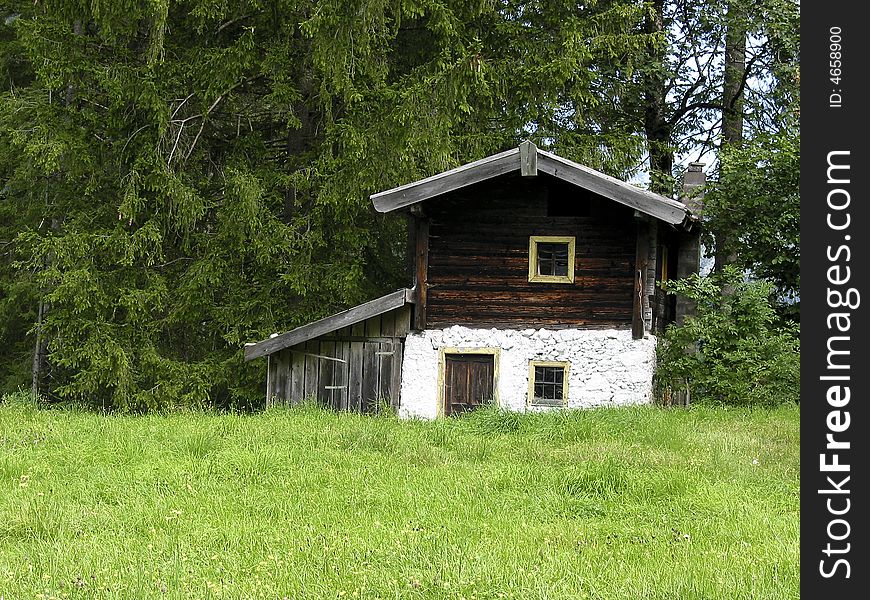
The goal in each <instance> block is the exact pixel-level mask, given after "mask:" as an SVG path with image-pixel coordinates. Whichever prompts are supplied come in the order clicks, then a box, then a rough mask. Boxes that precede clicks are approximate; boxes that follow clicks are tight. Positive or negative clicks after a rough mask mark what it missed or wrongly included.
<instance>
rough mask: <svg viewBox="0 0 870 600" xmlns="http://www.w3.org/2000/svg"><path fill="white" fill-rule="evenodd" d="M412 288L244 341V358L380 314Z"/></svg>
mask: <svg viewBox="0 0 870 600" xmlns="http://www.w3.org/2000/svg"><path fill="white" fill-rule="evenodd" d="M413 296H414V295H413V292H412V290H409V289H407V288H402V289H400V290H396V291H395V292H393V293H391V294H387V295H386V296H381V297H380V298H377V299H375V300H370V301H368V302H366V303H364V304H360V305H359V306H354V307H353V308H349V309H347V310H345V311H342V312H340V313H336V314H334V315H331V316H329V317H325V318H323V319H320V320H319V321H315V322H314V323H309V324H308V325H303V326H301V327H297V328H296V329H292V330H290V331H287V332H285V333H282V334H280V335H275V336H273V337H270V338H267V339H265V340H261V341H259V342H257V343H255V344H247V345H245V360H253V359H255V358H260V357H261V356H266V355H267V354H272V353H274V352H278V351H279V350H283V349H284V348H289V347H290V346H295V345H296V344H301V343H302V342H307V341H308V340H311V339H314V338H316V337H319V336H321V335H325V334H327V333H331V332H333V331H337V330H338V329H341V328H342V327H347V326H348V325H353V324H355V323H359V322H360V321H365V320H366V319H369V318H371V317H376V316H378V315H382V314H384V313H385V312H389V311H391V310H394V309H397V308H401V307H403V306H404V305H405V304H408V303H413V301H414V300H413Z"/></svg>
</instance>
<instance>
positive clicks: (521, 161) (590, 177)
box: [371, 141, 689, 225]
mask: <svg viewBox="0 0 870 600" xmlns="http://www.w3.org/2000/svg"><path fill="white" fill-rule="evenodd" d="M516 172H519V173H521V174H522V175H523V176H526V177H534V176H536V175H537V174H538V173H539V172H542V173H547V174H549V175H552V176H554V177H556V178H558V179H561V180H563V181H567V182H569V183H573V184H574V185H577V186H580V187H582V188H584V189H587V190H590V191H592V192H595V193H596V194H599V195H601V196H603V197H605V198H608V199H609V200H612V201H614V202H617V203H619V204H623V205H625V206H627V207H629V208H633V209H636V210H639V211H641V212H643V213H644V214H647V215H650V216H652V217H655V218H657V219H661V220H662V221H665V222H666V223H670V224H672V225H679V224H681V223H683V222H684V221H685V220H686V218H687V217H688V216H689V213H688V211H687V210H686V207H685V206H684V205H683V204H682V203H680V202H677V201H676V200H673V199H671V198H666V197H665V196H661V195H659V194H655V193H653V192H648V191H646V190H642V189H640V188H638V187H635V186H633V185H631V184H629V183H626V182H624V181H620V180H619V179H616V178H614V177H611V176H609V175H606V174H604V173H601V172H599V171H596V170H594V169H590V168H589V167H586V166H584V165H581V164H579V163H576V162H574V161H572V160H568V159H566V158H562V157H561V156H557V155H555V154H552V153H550V152H544V151H542V150H539V149H538V148H537V147H536V146H535V145H534V144H532V143H531V142H528V141H526V142H523V143H522V144H520V146H519V147H518V148H513V149H511V150H507V151H505V152H502V153H500V154H495V155H493V156H488V157H486V158H482V159H480V160H477V161H474V162H472V163H468V164H466V165H462V166H461V167H457V168H455V169H451V170H449V171H445V172H444V173H439V174H437V175H433V176H432V177H427V178H426V179H421V180H419V181H415V182H413V183H409V184H407V185H403V186H400V187H397V188H394V189H391V190H387V191H384V192H379V193H377V194H373V195H372V196H371V200H372V202H373V204H374V206H375V209H376V210H378V211H379V212H390V211H393V210H398V209H401V208H405V207H408V206H411V205H412V204H416V203H418V202H422V201H424V200H428V199H429V198H434V197H435V196H441V195H444V194H447V193H449V192H453V191H455V190H459V189H462V188H466V187H468V186H470V185H474V184H477V183H480V182H483V181H487V180H489V179H492V178H493V177H498V176H500V175H507V174H509V173H516Z"/></svg>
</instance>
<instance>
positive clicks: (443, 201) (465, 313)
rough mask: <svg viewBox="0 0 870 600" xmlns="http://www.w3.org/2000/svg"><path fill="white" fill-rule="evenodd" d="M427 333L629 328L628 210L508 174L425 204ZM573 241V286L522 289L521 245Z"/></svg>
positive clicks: (553, 182) (525, 250)
mask: <svg viewBox="0 0 870 600" xmlns="http://www.w3.org/2000/svg"><path fill="white" fill-rule="evenodd" d="M423 213H424V215H425V217H424V218H426V219H427V220H428V226H429V230H428V236H429V240H428V241H429V245H428V271H427V279H426V282H425V283H426V284H427V285H426V287H427V294H426V327H427V328H442V327H448V326H451V325H465V326H469V327H500V328H512V329H517V328H526V327H547V328H567V327H585V328H595V327H611V328H612V327H621V326H626V327H628V326H630V325H631V320H632V300H633V289H634V279H633V270H634V264H635V251H636V239H637V224H636V221H635V219H634V211H632V210H631V209H630V208H628V207H625V206H622V205H620V204H617V203H615V202H612V201H610V200H607V199H605V198H602V197H600V196H597V195H595V194H593V193H591V192H588V191H586V190H583V189H580V188H577V187H575V186H572V185H570V184H566V183H564V182H561V181H559V180H557V179H556V178H554V177H550V176H548V175H543V174H540V175H538V176H537V177H526V178H523V177H520V176H519V175H511V176H505V177H501V178H498V179H495V180H491V181H487V182H483V183H480V184H476V185H473V186H469V187H467V188H463V189H461V190H457V191H455V192H452V193H451V194H449V195H448V196H446V197H439V198H434V199H433V200H431V201H427V202H426V203H425V205H424V207H423ZM533 235H548V236H553V235H570V236H574V237H575V238H576V254H575V264H574V275H575V279H574V283H573V284H558V283H530V282H529V280H528V271H529V263H528V261H529V237H530V236H533Z"/></svg>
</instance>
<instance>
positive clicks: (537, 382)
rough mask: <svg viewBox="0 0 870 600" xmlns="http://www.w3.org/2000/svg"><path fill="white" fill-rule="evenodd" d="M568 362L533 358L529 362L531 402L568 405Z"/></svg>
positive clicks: (541, 404)
mask: <svg viewBox="0 0 870 600" xmlns="http://www.w3.org/2000/svg"><path fill="white" fill-rule="evenodd" d="M567 403H568V363H567V362H548V361H540V360H533V361H530V362H529V404H530V405H531V406H566V405H567Z"/></svg>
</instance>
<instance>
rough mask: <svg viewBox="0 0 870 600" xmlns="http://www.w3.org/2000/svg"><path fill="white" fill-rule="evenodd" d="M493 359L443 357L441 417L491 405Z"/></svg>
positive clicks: (472, 356)
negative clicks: (442, 412)
mask: <svg viewBox="0 0 870 600" xmlns="http://www.w3.org/2000/svg"><path fill="white" fill-rule="evenodd" d="M494 374H495V357H494V356H493V355H492V354H447V355H445V356H444V414H445V415H453V414H457V413H462V412H466V411H469V410H474V409H475V408H478V407H480V406H483V405H486V404H490V403H492V399H493V390H494V387H495V386H494Z"/></svg>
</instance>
